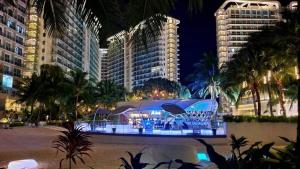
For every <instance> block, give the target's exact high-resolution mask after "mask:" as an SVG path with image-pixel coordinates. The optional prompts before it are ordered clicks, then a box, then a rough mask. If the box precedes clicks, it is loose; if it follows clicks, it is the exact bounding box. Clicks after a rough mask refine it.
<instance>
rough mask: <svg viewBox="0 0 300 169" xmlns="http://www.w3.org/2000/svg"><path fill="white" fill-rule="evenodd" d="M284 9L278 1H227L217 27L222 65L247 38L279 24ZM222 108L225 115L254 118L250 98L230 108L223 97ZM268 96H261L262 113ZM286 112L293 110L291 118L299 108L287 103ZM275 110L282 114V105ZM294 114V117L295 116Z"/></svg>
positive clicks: (292, 3) (245, 98)
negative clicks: (228, 113)
mask: <svg viewBox="0 0 300 169" xmlns="http://www.w3.org/2000/svg"><path fill="white" fill-rule="evenodd" d="M287 8H288V9H290V10H294V9H296V8H297V2H296V1H293V2H291V3H290V4H289V5H288V6H287ZM281 9H282V7H281V4H280V3H279V2H278V1H268V0H265V1H258V0H227V1H225V2H224V3H223V4H222V5H221V7H220V8H219V9H218V10H217V11H216V13H215V17H216V22H217V23H216V25H217V52H218V57H219V66H220V67H221V65H222V64H223V63H225V62H227V61H229V60H230V58H231V57H232V55H234V54H235V53H236V52H238V51H239V50H240V49H241V48H242V47H243V46H244V44H246V43H247V38H248V37H249V35H250V34H251V33H253V32H258V31H260V30H261V28H262V27H264V26H274V25H275V24H276V23H277V22H278V21H280V20H281V19H282V18H281V14H280V10H281ZM220 100H221V105H222V108H223V110H224V111H225V112H232V113H233V114H235V115H253V114H254V107H253V100H252V97H251V96H245V97H243V98H242V99H241V101H240V105H239V107H238V108H236V107H235V106H232V105H230V104H229V103H228V102H227V101H226V100H225V99H224V98H223V97H221V99H220ZM268 102H269V97H268V94H266V93H261V107H262V110H268ZM285 106H286V109H289V108H290V111H289V114H288V115H296V114H295V112H296V109H295V106H294V107H289V106H290V105H289V104H286V105H285ZM273 108H274V109H276V110H275V111H276V112H275V113H274V114H275V115H280V106H279V105H273ZM293 113H294V114H293Z"/></svg>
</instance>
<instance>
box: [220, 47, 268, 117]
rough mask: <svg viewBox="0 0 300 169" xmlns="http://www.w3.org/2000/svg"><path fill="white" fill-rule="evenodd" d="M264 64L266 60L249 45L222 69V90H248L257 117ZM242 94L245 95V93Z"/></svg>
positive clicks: (264, 70) (259, 108)
mask: <svg viewBox="0 0 300 169" xmlns="http://www.w3.org/2000/svg"><path fill="white" fill-rule="evenodd" d="M247 45H248V44H247ZM266 62H267V58H266V57H264V56H263V55H261V54H260V52H259V51H256V49H255V48H253V47H252V46H251V44H249V46H246V47H244V48H242V49H241V50H240V51H239V52H237V53H236V54H235V55H233V56H232V59H231V61H229V62H227V63H225V65H224V67H223V68H222V71H223V72H222V75H221V76H222V79H223V80H222V83H223V84H222V86H223V88H224V89H225V90H227V89H228V88H230V87H238V86H239V87H238V88H242V89H248V90H250V91H251V95H252V100H253V107H254V111H255V114H256V115H258V116H260V115H261V101H260V91H259V88H260V86H261V83H262V80H261V79H262V77H263V75H264V74H265V72H266V69H265V66H264V65H265V64H264V63H266ZM242 93H243V94H245V93H246V91H244V92H242ZM256 102H257V104H256Z"/></svg>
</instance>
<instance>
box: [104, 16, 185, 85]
mask: <svg viewBox="0 0 300 169" xmlns="http://www.w3.org/2000/svg"><path fill="white" fill-rule="evenodd" d="M178 24H179V21H178V20H176V19H174V18H171V17H167V21H166V22H165V23H164V26H163V28H162V30H161V32H160V34H159V36H157V37H155V38H154V37H153V38H148V39H147V48H145V46H144V45H143V44H141V43H140V42H135V41H133V42H129V39H131V36H132V35H131V34H130V33H127V32H125V31H122V32H120V33H118V34H117V35H115V36H112V37H111V38H109V39H108V41H109V47H108V53H107V57H108V76H107V77H108V79H109V80H113V81H115V82H116V83H117V84H119V85H123V86H124V87H125V88H127V89H128V90H132V89H133V88H134V87H137V86H142V85H143V84H144V82H145V81H147V80H149V79H152V78H158V77H161V78H166V79H169V80H171V81H175V82H178V81H179V67H178V65H179V64H178V61H179V58H178V57H179V54H178V52H179V49H178V47H179V36H178V32H177V29H178Z"/></svg>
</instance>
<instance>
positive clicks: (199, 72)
mask: <svg viewBox="0 0 300 169" xmlns="http://www.w3.org/2000/svg"><path fill="white" fill-rule="evenodd" d="M194 67H195V69H196V70H195V72H194V73H193V74H192V75H191V76H190V77H189V78H192V79H194V82H193V83H192V84H190V85H189V86H190V87H191V89H192V91H193V92H194V94H197V95H199V96H200V97H201V98H204V99H205V98H206V97H207V96H210V98H211V99H216V98H218V97H219V95H220V94H221V92H222V89H221V86H220V72H219V68H218V57H217V56H215V55H214V54H213V53H204V54H203V56H202V58H201V60H200V61H199V62H198V63H196V64H194Z"/></svg>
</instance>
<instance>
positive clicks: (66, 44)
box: [25, 4, 100, 81]
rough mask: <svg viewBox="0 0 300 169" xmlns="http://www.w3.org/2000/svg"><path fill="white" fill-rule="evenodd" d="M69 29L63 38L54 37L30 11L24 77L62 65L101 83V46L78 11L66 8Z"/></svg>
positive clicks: (33, 10) (67, 69)
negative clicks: (50, 66)
mask: <svg viewBox="0 0 300 169" xmlns="http://www.w3.org/2000/svg"><path fill="white" fill-rule="evenodd" d="M66 18H67V22H68V24H67V29H66V32H64V33H63V34H62V35H59V36H52V35H49V34H48V33H47V31H46V30H45V29H44V20H43V19H42V18H40V17H38V16H37V12H36V9H35V8H34V7H33V8H31V9H30V13H29V18H28V23H27V28H28V30H27V40H26V43H27V44H26V46H27V48H26V49H27V50H26V66H27V68H28V69H27V72H26V74H25V75H27V76H30V75H31V74H32V73H34V72H35V73H39V72H40V66H41V65H43V64H53V65H58V66H60V67H61V68H62V69H63V70H64V71H66V72H68V71H71V70H73V71H74V70H82V71H85V72H87V73H88V76H89V78H92V79H95V80H97V81H98V80H100V79H99V77H100V75H99V68H100V59H99V51H98V49H99V43H98V41H97V38H96V35H95V34H94V33H93V32H92V31H91V30H90V29H88V28H87V26H86V25H85V24H84V22H83V20H82V19H81V18H80V16H79V15H78V14H77V13H76V11H75V8H74V7H73V6H72V5H71V4H69V5H67V6H66Z"/></svg>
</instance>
